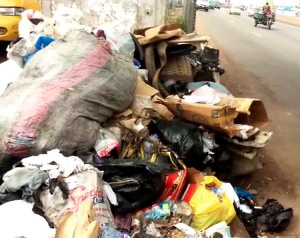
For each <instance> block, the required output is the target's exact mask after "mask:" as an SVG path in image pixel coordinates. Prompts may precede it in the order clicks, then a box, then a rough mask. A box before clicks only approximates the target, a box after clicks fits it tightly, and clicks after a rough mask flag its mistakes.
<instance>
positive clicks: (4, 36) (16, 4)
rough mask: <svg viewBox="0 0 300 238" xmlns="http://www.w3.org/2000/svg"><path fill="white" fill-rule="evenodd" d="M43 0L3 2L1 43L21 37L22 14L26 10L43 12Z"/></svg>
mask: <svg viewBox="0 0 300 238" xmlns="http://www.w3.org/2000/svg"><path fill="white" fill-rule="evenodd" d="M41 7H42V4H41V0H27V1H20V0H1V5H0V41H12V40H14V39H16V38H18V36H19V30H18V29H19V22H20V20H21V14H22V12H23V11H25V10H26V9H33V10H41Z"/></svg>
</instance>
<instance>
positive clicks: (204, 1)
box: [196, 0, 209, 12]
mask: <svg viewBox="0 0 300 238" xmlns="http://www.w3.org/2000/svg"><path fill="white" fill-rule="evenodd" d="M196 7H197V10H204V11H206V12H208V10H209V0H197V2H196Z"/></svg>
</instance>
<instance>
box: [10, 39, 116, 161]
mask: <svg viewBox="0 0 300 238" xmlns="http://www.w3.org/2000/svg"><path fill="white" fill-rule="evenodd" d="M78 47H80V46H78ZM110 57H111V51H110V48H109V46H108V45H104V43H99V44H97V45H96V46H95V49H93V50H92V51H91V52H90V53H89V54H88V55H87V56H86V57H85V58H84V59H82V60H80V61H78V62H77V63H76V64H75V65H73V67H72V68H70V69H68V70H67V71H66V72H64V73H63V74H61V75H60V76H58V78H57V79H55V80H52V81H51V82H49V83H47V84H46V85H45V86H43V87H42V88H40V89H38V90H37V91H35V92H34V94H33V95H32V96H30V97H29V98H28V99H27V100H26V103H25V104H24V105H23V108H22V111H21V113H20V115H19V117H18V121H17V122H16V123H15V125H14V127H13V128H12V136H10V139H9V141H8V142H7V149H6V152H7V154H12V155H16V156H22V155H25V156H26V154H27V151H28V149H29V148H30V147H32V146H33V144H34V140H35V139H36V136H37V130H38V128H39V126H40V124H41V123H42V122H43V121H44V120H45V118H46V116H47V115H48V112H49V110H50V108H51V107H52V106H53V104H54V103H55V102H56V101H58V100H59V99H60V95H62V94H64V92H65V91H66V90H68V89H69V88H71V87H73V86H75V85H76V84H79V83H81V82H83V81H85V80H87V79H88V78H89V77H90V76H92V75H93V74H94V73H95V72H96V71H97V70H99V69H100V68H101V67H103V66H104V65H105V64H106V63H107V61H108V60H109V58H110Z"/></svg>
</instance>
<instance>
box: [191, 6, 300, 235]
mask: <svg viewBox="0 0 300 238" xmlns="http://www.w3.org/2000/svg"><path fill="white" fill-rule="evenodd" d="M196 30H197V31H198V32H199V33H202V34H208V35H209V36H211V41H210V43H211V45H212V46H215V47H217V48H219V49H220V50H221V64H222V65H223V67H224V68H225V70H227V71H226V74H225V75H224V77H223V78H222V79H221V81H222V83H223V84H224V85H226V86H227V87H228V88H229V89H230V90H231V91H232V92H233V93H234V94H235V95H236V96H243V97H254V98H260V99H262V100H263V102H264V103H265V105H266V108H267V110H268V114H269V118H270V124H269V126H268V128H267V129H268V130H270V131H273V132H274V136H273V138H272V140H271V141H270V143H269V144H268V146H267V147H266V148H265V149H264V151H263V153H262V154H263V156H262V158H261V160H262V161H263V163H264V168H263V170H261V171H259V172H258V173H256V174H255V175H253V176H252V178H251V180H250V182H249V183H251V187H252V188H256V189H258V191H259V195H258V199H259V200H260V201H261V202H264V201H265V200H266V199H267V198H276V199H278V200H279V201H280V202H282V203H283V204H284V205H285V206H288V207H290V206H291V207H293V208H294V211H295V215H296V217H295V219H294V220H293V223H292V225H291V227H290V228H289V229H288V231H286V232H285V235H292V237H300V222H299V218H298V217H299V215H300V209H299V199H298V194H300V173H299V171H300V143H299V139H300V60H299V58H300V47H299V43H300V28H297V27H294V26H290V25H286V24H284V23H279V22H276V23H275V24H274V25H273V27H272V29H271V30H268V29H267V28H266V27H265V26H262V25H259V26H258V27H254V20H253V19H252V18H250V17H248V16H247V14H246V12H245V13H243V14H242V15H241V16H235V15H229V14H228V11H227V10H225V9H222V10H214V11H209V12H201V11H198V12H197V22H196Z"/></svg>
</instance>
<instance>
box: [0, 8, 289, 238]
mask: <svg viewBox="0 0 300 238" xmlns="http://www.w3.org/2000/svg"><path fill="white" fill-rule="evenodd" d="M66 12H68V14H55V15H54V17H53V18H46V17H45V16H43V15H42V14H41V13H39V12H37V11H34V12H32V11H30V10H28V11H25V12H24V13H23V15H22V21H21V22H20V25H22V31H21V32H20V38H18V39H16V40H15V41H14V42H12V43H11V44H10V45H9V47H8V49H7V51H8V61H6V62H4V63H2V64H1V65H0V70H1V75H4V76H3V77H2V78H3V79H2V78H1V81H0V95H1V96H0V108H1V110H0V133H1V140H0V176H1V181H0V184H1V185H0V204H1V206H0V224H1V231H0V234H1V235H0V236H1V237H2V238H12V237H26V238H35V237H38V238H54V237H55V238H67V237H72V238H77V237H78V238H79V237H80V238H84V237H89V238H96V237H101V238H102V237H103V238H104V237H114V238H125V237H128V238H129V237H132V238H137V237H143V238H145V237H178V238H183V237H184V238H196V237H200V238H212V237H223V238H230V237H231V230H230V224H231V222H232V221H233V220H234V219H235V218H236V217H238V218H239V219H240V220H241V221H242V222H243V223H244V225H245V228H246V230H247V232H248V233H249V237H259V235H261V234H264V233H266V232H280V231H283V230H284V229H286V228H287V226H288V225H289V222H290V220H291V218H292V217H293V210H292V209H291V208H289V209H285V208H284V207H283V206H282V205H281V204H280V203H279V202H278V201H276V200H275V199H268V200H267V201H266V202H265V204H263V206H259V204H256V202H255V197H254V195H253V194H251V191H247V190H244V189H242V188H240V187H239V184H236V180H235V179H234V178H236V177H237V176H241V175H246V174H251V173H254V172H255V171H256V170H258V169H260V168H262V165H261V163H260V161H259V152H260V151H261V149H263V148H264V147H265V146H266V144H267V142H268V140H269V139H270V138H271V136H272V132H268V131H263V128H264V127H265V126H266V125H267V123H268V116H267V112H266V109H265V107H264V104H263V102H262V101H261V100H259V99H253V98H239V97H235V96H234V95H232V94H231V93H230V91H229V90H228V89H227V88H226V87H225V86H223V85H222V84H221V83H220V82H221V81H220V79H221V75H222V74H224V73H225V70H224V69H222V68H221V66H220V62H219V50H218V49H214V48H212V47H210V46H209V45H208V41H209V37H207V36H200V35H197V34H195V33H193V34H185V32H183V30H182V29H180V27H179V25H176V24H171V25H161V26H155V27H151V28H147V29H136V30H135V31H133V32H129V31H120V32H118V31H117V30H116V29H118V28H116V29H115V30H112V29H110V28H109V26H105V27H98V28H90V27H87V26H85V25H82V24H81V23H80V19H81V18H80V17H79V16H80V14H79V13H78V11H74V9H73V10H72V11H71V10H70V11H67V9H66ZM111 27H113V26H111ZM5 72H6V73H5ZM221 180H222V181H221ZM230 181H231V183H230ZM16 226H18V227H17V228H16ZM246 236H247V235H246V234H245V236H244V237H246Z"/></svg>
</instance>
